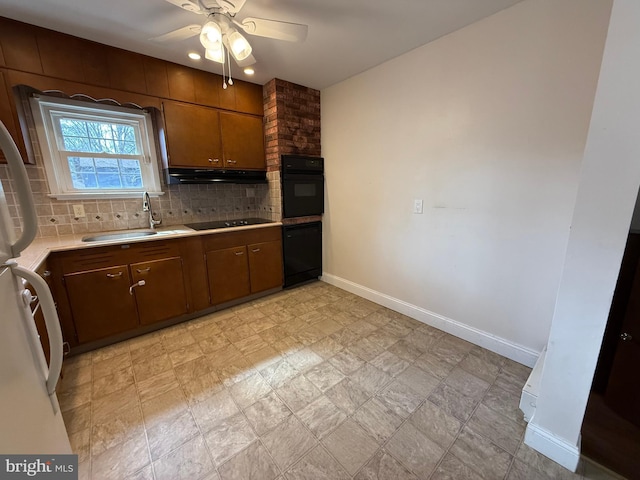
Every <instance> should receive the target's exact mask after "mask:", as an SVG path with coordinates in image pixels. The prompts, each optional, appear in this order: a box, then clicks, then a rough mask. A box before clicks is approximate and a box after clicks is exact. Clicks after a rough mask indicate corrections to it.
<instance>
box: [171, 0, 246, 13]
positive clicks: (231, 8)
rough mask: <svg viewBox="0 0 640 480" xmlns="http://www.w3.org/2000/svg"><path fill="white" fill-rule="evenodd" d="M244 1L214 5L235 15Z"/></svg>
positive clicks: (223, 0) (221, 0) (229, 0)
mask: <svg viewBox="0 0 640 480" xmlns="http://www.w3.org/2000/svg"><path fill="white" fill-rule="evenodd" d="M175 1H180V0H175ZM246 1H247V0H216V3H217V4H218V5H219V6H220V8H221V9H222V10H223V11H225V12H229V13H231V14H234V15H235V14H236V13H238V12H239V11H240V9H241V8H242V7H243V6H244V4H245V2H246ZM167 2H172V0H167ZM172 3H173V2H172Z"/></svg>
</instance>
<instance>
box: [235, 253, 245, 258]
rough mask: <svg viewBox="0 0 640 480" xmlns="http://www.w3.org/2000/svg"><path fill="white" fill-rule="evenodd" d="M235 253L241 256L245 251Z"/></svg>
mask: <svg viewBox="0 0 640 480" xmlns="http://www.w3.org/2000/svg"><path fill="white" fill-rule="evenodd" d="M234 253H235V254H236V255H237V256H238V257H239V256H240V255H244V252H234Z"/></svg>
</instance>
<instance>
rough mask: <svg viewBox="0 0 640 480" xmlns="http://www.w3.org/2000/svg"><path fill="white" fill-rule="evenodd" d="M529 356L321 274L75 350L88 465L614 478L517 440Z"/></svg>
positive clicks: (101, 469) (272, 473) (206, 476)
mask: <svg viewBox="0 0 640 480" xmlns="http://www.w3.org/2000/svg"><path fill="white" fill-rule="evenodd" d="M529 371H530V370H529V368H527V367H524V366H522V365H520V364H517V363H515V362H513V361H511V360H508V359H506V358H504V357H501V356H499V355H496V354H494V353H492V352H489V351H487V350H484V349H482V348H479V347H476V346H474V345H472V344H470V343H468V342H465V341H463V340H460V339H458V338H456V337H453V336H451V335H448V334H446V333H444V332H441V331H439V330H436V329H434V328H431V327H429V326H427V325H424V324H421V323H420V322H417V321H416V320H412V319H410V318H408V317H406V316H403V315H400V314H398V313H396V312H393V311H391V310H388V309H385V308H383V307H380V306H379V305H376V304H374V303H371V302H369V301H367V300H364V299H362V298H359V297H357V296H354V295H352V294H350V293H347V292H345V291H343V290H340V289H338V288H335V287H332V286H329V285H327V284H324V283H322V282H315V283H313V284H310V285H306V286H303V287H300V288H297V289H294V290H290V291H286V292H281V293H278V294H275V295H272V296H270V297H267V298H263V299H260V300H258V301H255V302H252V303H248V304H244V305H241V306H239V307H235V308H233V309H230V310H227V311H223V312H217V313H215V314H211V315H207V316H205V317H202V318H199V319H197V320H193V321H191V322H187V323H183V324H181V325H178V326H174V327H171V328H167V329H164V330H162V331H159V332H155V333H153V334H150V335H146V336H144V337H139V338H136V339H133V340H129V341H127V342H123V343H119V344H116V345H113V346H110V347H106V348H103V349H101V350H96V351H93V352H90V353H87V354H83V355H80V356H76V357H73V358H70V359H68V361H67V362H66V366H65V375H64V379H63V381H62V383H61V385H60V387H59V398H60V404H61V408H62V410H63V412H64V418H65V422H66V425H67V429H68V432H69V434H70V438H71V443H72V446H73V449H74V451H75V452H76V453H78V455H79V461H80V478H83V479H88V478H92V479H136V480H150V479H155V480H180V479H189V480H214V479H216V480H218V479H220V480H236V479H237V480H248V479H255V480H272V479H278V480H284V479H287V480H297V479H331V480H340V479H351V478H353V479H357V480H365V479H393V480H402V479H418V478H419V479H430V480H444V479H452V480H466V479H468V480H476V479H508V480H524V479H526V480H529V479H532V480H538V479H539V480H544V479H580V478H591V479H596V478H613V477H609V476H606V474H605V473H603V472H602V471H601V470H599V469H597V468H596V467H594V466H593V465H591V464H588V463H583V464H582V465H581V466H580V468H579V471H578V474H572V473H570V472H568V471H567V470H564V469H563V468H562V467H560V466H558V465H557V464H555V463H553V462H551V461H549V460H547V459H546V458H544V457H543V456H541V455H539V454H537V453H536V452H535V451H533V450H531V449H530V448H528V447H527V446H525V445H524V444H523V443H522V440H523V435H524V430H525V423H524V422H523V420H522V414H521V412H520V411H519V410H518V401H519V393H520V389H521V387H522V385H523V383H524V382H525V380H526V378H527V376H528V374H529Z"/></svg>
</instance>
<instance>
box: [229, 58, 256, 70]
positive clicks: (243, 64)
mask: <svg viewBox="0 0 640 480" xmlns="http://www.w3.org/2000/svg"><path fill="white" fill-rule="evenodd" d="M234 60H235V58H234ZM236 63H237V64H238V66H239V67H241V68H242V67H248V66H249V65H253V64H254V63H256V59H255V57H254V56H253V55H249V56H248V57H247V58H245V59H244V60H240V61H238V60H236Z"/></svg>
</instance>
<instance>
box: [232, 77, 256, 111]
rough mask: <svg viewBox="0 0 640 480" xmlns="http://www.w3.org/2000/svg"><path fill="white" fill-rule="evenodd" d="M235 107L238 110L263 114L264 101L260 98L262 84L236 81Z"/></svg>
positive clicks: (234, 86)
mask: <svg viewBox="0 0 640 480" xmlns="http://www.w3.org/2000/svg"><path fill="white" fill-rule="evenodd" d="M233 88H236V89H237V91H236V108H235V110H237V111H238V112H244V113H252V114H254V115H264V106H263V105H264V103H263V100H262V85H256V84H255V83H249V82H236V83H235V84H234V85H233Z"/></svg>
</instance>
